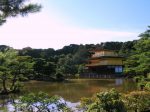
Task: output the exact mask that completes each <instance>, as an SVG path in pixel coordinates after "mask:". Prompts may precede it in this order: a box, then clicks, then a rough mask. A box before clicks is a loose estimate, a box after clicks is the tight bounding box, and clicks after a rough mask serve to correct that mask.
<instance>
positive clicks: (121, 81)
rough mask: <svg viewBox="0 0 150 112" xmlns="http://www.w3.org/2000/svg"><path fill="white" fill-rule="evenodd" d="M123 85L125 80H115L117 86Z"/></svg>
mask: <svg viewBox="0 0 150 112" xmlns="http://www.w3.org/2000/svg"><path fill="white" fill-rule="evenodd" d="M122 84H123V79H115V85H116V86H119V85H122Z"/></svg>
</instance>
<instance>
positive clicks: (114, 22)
mask: <svg viewBox="0 0 150 112" xmlns="http://www.w3.org/2000/svg"><path fill="white" fill-rule="evenodd" d="M30 1H32V2H35V3H40V4H41V5H42V7H43V8H42V10H41V11H40V12H38V13H36V14H29V15H28V16H26V17H21V16H18V17H16V18H9V19H8V20H7V22H6V23H5V24H4V25H2V26H0V40H1V41H0V45H9V46H11V47H13V48H16V49H21V48H24V47H32V48H43V49H45V48H54V49H60V48H62V47H63V46H66V45H69V44H98V43H101V42H106V41H122V42H125V41H132V40H135V39H139V38H140V37H138V35H139V34H140V33H142V32H144V31H145V30H146V29H147V26H148V25H150V23H149V22H150V21H149V20H150V14H149V11H150V7H149V4H150V0H30Z"/></svg>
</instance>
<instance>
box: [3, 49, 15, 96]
mask: <svg viewBox="0 0 150 112" xmlns="http://www.w3.org/2000/svg"><path fill="white" fill-rule="evenodd" d="M16 56H17V52H16V51H14V50H12V49H11V50H7V51H4V52H0V80H1V83H2V89H1V93H3V94H6V93H8V88H7V85H8V82H7V81H8V79H10V78H11V74H10V69H9V68H8V65H9V64H10V63H11V62H12V60H14V58H15V57H16Z"/></svg>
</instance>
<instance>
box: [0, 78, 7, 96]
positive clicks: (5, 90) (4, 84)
mask: <svg viewBox="0 0 150 112" xmlns="http://www.w3.org/2000/svg"><path fill="white" fill-rule="evenodd" d="M2 87H3V89H2V91H1V94H7V93H8V90H7V87H6V78H3V79H2Z"/></svg>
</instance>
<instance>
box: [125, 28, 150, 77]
mask: <svg viewBox="0 0 150 112" xmlns="http://www.w3.org/2000/svg"><path fill="white" fill-rule="evenodd" d="M148 28H150V27H148ZM140 37H141V39H139V40H138V41H137V42H136V43H135V45H134V49H135V50H134V51H133V53H132V55H131V56H129V57H128V58H127V60H126V61H125V72H126V73H127V74H128V73H132V74H134V75H145V76H146V75H147V74H148V73H150V50H149V49H150V30H149V29H148V30H147V31H145V32H144V33H142V34H141V35H140Z"/></svg>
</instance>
